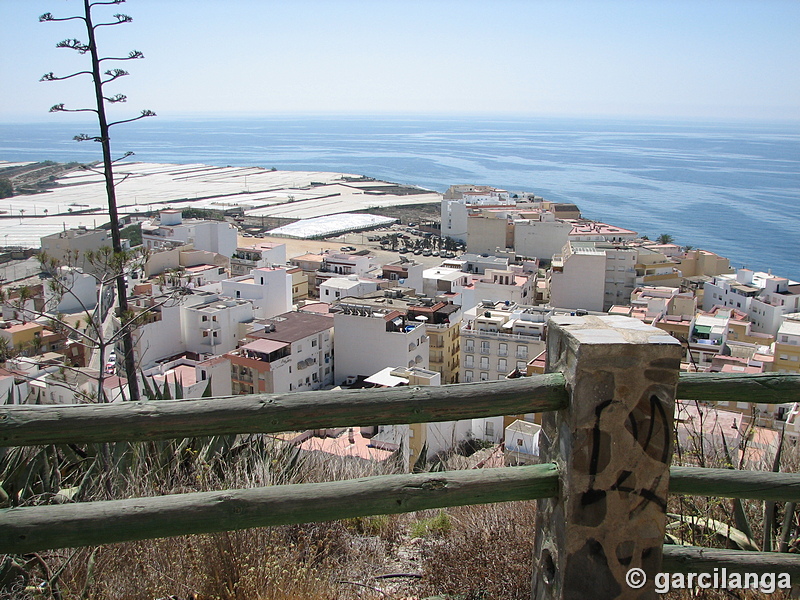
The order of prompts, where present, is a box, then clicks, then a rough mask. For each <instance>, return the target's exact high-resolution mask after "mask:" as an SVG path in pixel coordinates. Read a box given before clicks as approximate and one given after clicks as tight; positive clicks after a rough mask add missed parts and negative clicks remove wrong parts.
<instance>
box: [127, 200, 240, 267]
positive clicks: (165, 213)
mask: <svg viewBox="0 0 800 600" xmlns="http://www.w3.org/2000/svg"><path fill="white" fill-rule="evenodd" d="M237 237H238V236H237V230H236V227H234V226H233V225H232V224H230V223H227V222H225V221H205V220H203V219H185V220H184V218H183V215H182V213H181V211H180V210H175V209H167V210H162V211H160V212H159V217H158V219H155V220H153V221H144V222H143V223H142V244H143V245H144V247H145V248H147V249H148V250H161V249H169V248H174V247H176V246H183V245H186V244H192V245H193V246H194V248H195V249H197V250H206V251H209V252H216V253H218V254H222V255H223V256H226V257H228V258H230V257H231V256H232V255H233V253H234V251H235V250H236V241H237Z"/></svg>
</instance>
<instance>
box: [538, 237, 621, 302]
mask: <svg viewBox="0 0 800 600" xmlns="http://www.w3.org/2000/svg"><path fill="white" fill-rule="evenodd" d="M630 266H631V268H632V267H633V265H632V264H631V265H630ZM548 280H549V285H548V288H549V289H550V304H551V305H552V306H556V307H558V308H570V309H584V310H592V311H602V310H603V306H604V303H605V298H606V294H605V280H606V254H605V252H604V251H603V250H600V249H598V248H597V247H596V245H595V244H594V243H593V242H568V243H566V244H564V248H563V249H562V251H561V254H554V255H553V259H552V262H551V264H550V270H549V271H548ZM610 298H611V296H610V295H609V299H610ZM612 304H617V302H613V303H612Z"/></svg>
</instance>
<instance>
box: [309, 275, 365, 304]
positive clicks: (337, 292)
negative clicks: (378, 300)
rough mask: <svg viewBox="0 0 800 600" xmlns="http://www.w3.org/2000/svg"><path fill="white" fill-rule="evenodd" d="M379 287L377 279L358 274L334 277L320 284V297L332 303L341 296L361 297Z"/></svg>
mask: <svg viewBox="0 0 800 600" xmlns="http://www.w3.org/2000/svg"><path fill="white" fill-rule="evenodd" d="M377 289H378V282H377V281H376V280H375V279H363V278H361V277H359V276H358V275H348V276H347V277H333V278H332V279H327V280H325V282H324V283H322V284H320V286H319V299H320V300H321V301H322V302H326V303H328V304H331V303H332V302H336V301H337V300H338V299H339V298H346V297H347V296H354V297H356V298H357V297H359V296H363V295H364V294H369V293H370V292H374V291H376V290H377Z"/></svg>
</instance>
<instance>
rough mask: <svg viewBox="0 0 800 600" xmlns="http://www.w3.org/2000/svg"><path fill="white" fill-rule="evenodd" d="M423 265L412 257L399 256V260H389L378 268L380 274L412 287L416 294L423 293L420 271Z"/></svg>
mask: <svg viewBox="0 0 800 600" xmlns="http://www.w3.org/2000/svg"><path fill="white" fill-rule="evenodd" d="M424 270H425V267H423V265H422V264H421V263H418V262H417V261H415V260H414V259H411V258H406V257H405V256H401V257H400V260H397V261H394V262H389V263H386V264H385V265H383V266H382V267H381V268H380V276H381V277H382V278H383V279H386V280H387V281H392V282H395V281H396V282H397V284H398V285H402V286H405V287H410V288H414V291H416V292H417V294H422V293H423V284H422V273H423V271H424Z"/></svg>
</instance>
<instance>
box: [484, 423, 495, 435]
mask: <svg viewBox="0 0 800 600" xmlns="http://www.w3.org/2000/svg"><path fill="white" fill-rule="evenodd" d="M484 433H485V434H486V435H487V436H494V423H492V422H491V421H486V425H485V426H484Z"/></svg>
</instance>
